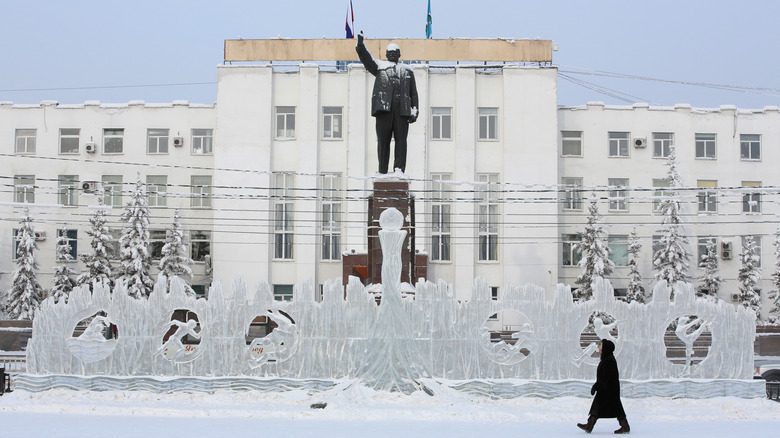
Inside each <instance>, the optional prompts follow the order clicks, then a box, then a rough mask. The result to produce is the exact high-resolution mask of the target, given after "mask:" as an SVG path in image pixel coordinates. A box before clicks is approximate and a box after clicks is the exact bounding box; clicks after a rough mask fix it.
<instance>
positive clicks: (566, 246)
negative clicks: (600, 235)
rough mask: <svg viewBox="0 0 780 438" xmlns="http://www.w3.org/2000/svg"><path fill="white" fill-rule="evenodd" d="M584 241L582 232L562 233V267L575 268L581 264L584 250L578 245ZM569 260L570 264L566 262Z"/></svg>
mask: <svg viewBox="0 0 780 438" xmlns="http://www.w3.org/2000/svg"><path fill="white" fill-rule="evenodd" d="M581 241H582V234H581V233H575V234H570V233H563V234H561V252H560V255H561V260H560V263H561V267H564V268H575V267H578V266H579V265H580V260H582V251H581V250H580V249H578V247H577V245H579V243H580V242H581ZM567 261H569V262H570V263H569V264H566V262H567Z"/></svg>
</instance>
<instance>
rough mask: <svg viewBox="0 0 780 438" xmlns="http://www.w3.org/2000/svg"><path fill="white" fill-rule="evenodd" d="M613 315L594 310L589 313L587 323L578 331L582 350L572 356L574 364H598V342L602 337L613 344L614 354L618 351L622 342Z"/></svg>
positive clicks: (621, 346)
mask: <svg viewBox="0 0 780 438" xmlns="http://www.w3.org/2000/svg"><path fill="white" fill-rule="evenodd" d="M617 323H618V322H617V320H616V319H615V317H614V316H612V315H610V314H608V313H605V312H600V311H596V312H593V313H591V314H590V317H589V318H588V325H586V326H585V328H584V329H583V330H582V332H581V333H580V347H581V348H582V351H581V352H580V353H579V354H578V355H577V356H576V357H575V358H574V364H575V365H576V366H580V365H582V364H583V363H586V364H589V365H598V363H599V360H601V358H600V353H599V351H598V342H599V341H600V340H602V339H608V340H610V341H612V343H613V344H615V355H617V354H618V353H620V350H621V349H622V348H623V343H622V342H620V340H621V339H620V337H619V336H618V325H617Z"/></svg>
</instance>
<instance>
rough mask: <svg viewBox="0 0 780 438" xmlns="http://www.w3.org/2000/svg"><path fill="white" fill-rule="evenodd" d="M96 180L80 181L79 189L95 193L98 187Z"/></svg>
mask: <svg viewBox="0 0 780 438" xmlns="http://www.w3.org/2000/svg"><path fill="white" fill-rule="evenodd" d="M98 184H99V183H98V182H97V181H84V182H82V183H81V191H82V192H84V193H95V192H96V191H97V189H98Z"/></svg>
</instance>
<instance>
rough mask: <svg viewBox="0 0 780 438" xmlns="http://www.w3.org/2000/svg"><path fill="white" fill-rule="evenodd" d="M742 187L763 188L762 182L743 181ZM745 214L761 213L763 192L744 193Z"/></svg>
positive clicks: (743, 205)
mask: <svg viewBox="0 0 780 438" xmlns="http://www.w3.org/2000/svg"><path fill="white" fill-rule="evenodd" d="M742 187H761V182H760V181H742ZM742 212H743V213H761V192H744V193H743V194H742Z"/></svg>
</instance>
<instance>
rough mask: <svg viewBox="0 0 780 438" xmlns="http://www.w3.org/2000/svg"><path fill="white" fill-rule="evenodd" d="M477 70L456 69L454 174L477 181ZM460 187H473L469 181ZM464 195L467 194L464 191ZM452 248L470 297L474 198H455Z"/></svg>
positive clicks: (460, 282)
mask: <svg viewBox="0 0 780 438" xmlns="http://www.w3.org/2000/svg"><path fill="white" fill-rule="evenodd" d="M476 89H477V88H476V72H475V71H474V69H470V68H458V69H456V71H455V96H456V101H455V111H454V112H455V114H454V123H453V129H454V131H455V174H454V175H453V179H454V180H456V181H474V180H475V178H476V175H475V160H476V149H475V146H476V132H475V128H476V123H477V122H476V120H477V119H476V117H477V116H476V111H477V100H476V97H477V95H476ZM459 189H460V190H470V189H471V187H469V186H467V185H461V186H459ZM464 196H465V195H464ZM452 207H453V208H452V228H453V229H452V240H453V246H452V252H451V257H452V260H453V261H454V265H455V288H456V289H455V290H456V295H457V297H458V298H469V297H470V293H471V292H470V291H471V285H472V284H473V282H474V263H475V261H476V255H477V248H476V245H475V242H476V227H475V225H474V223H475V216H474V213H475V209H474V204H473V203H471V202H454V203H453V206H452Z"/></svg>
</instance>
